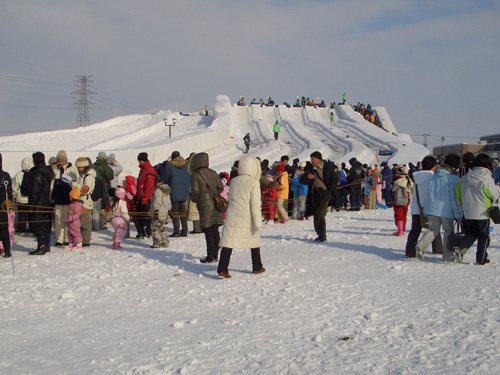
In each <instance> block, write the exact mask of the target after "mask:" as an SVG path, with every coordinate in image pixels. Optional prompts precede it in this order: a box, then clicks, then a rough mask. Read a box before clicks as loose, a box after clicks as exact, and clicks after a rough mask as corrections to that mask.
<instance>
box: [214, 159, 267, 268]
mask: <svg viewBox="0 0 500 375" xmlns="http://www.w3.org/2000/svg"><path fill="white" fill-rule="evenodd" d="M238 169H239V174H238V177H235V178H234V180H231V188H230V189H229V194H228V202H229V204H228V207H227V212H226V220H225V222H224V226H223V228H222V236H221V241H220V245H221V246H222V249H221V256H220V261H219V265H218V267H217V272H218V275H219V276H220V277H223V278H230V277H231V276H230V275H229V273H228V267H229V262H230V260H231V254H232V251H233V248H240V249H241V248H250V250H251V255H252V271H253V273H254V274H259V273H262V272H264V271H265V269H264V268H263V267H262V261H261V257H260V230H261V228H262V215H261V195H260V183H259V179H260V175H261V166H260V162H259V160H258V159H257V158H254V157H250V156H244V157H242V158H241V159H240V163H239V168H238Z"/></svg>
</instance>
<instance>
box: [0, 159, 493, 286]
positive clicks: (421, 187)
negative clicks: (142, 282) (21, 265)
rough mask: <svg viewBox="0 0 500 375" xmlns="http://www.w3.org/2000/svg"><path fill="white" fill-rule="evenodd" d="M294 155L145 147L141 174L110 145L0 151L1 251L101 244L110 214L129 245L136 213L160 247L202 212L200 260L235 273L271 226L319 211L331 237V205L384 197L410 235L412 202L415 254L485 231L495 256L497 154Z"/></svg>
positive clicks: (357, 204) (453, 252)
mask: <svg viewBox="0 0 500 375" xmlns="http://www.w3.org/2000/svg"><path fill="white" fill-rule="evenodd" d="M289 160H290V159H289V157H288V156H287V155H283V156H282V157H281V158H280V160H279V161H275V162H273V163H272V164H271V163H270V162H269V160H266V159H264V160H260V159H258V158H255V157H250V156H243V157H242V158H241V159H239V160H238V161H236V162H235V163H234V165H233V167H232V168H231V171H230V173H227V172H221V173H217V172H216V171H214V170H213V169H211V168H210V163H209V155H208V154H207V153H204V152H201V153H192V154H191V155H189V156H188V157H186V158H184V157H183V156H181V155H180V153H179V152H177V151H174V152H172V154H171V156H170V158H169V159H168V160H166V161H164V162H162V163H159V164H156V165H153V164H152V163H151V162H150V161H149V158H148V154H147V153H146V152H141V153H139V154H138V156H137V161H138V165H139V169H140V171H139V174H138V176H137V178H135V177H134V176H121V173H122V171H123V167H122V166H121V164H120V163H119V162H118V160H117V159H116V157H115V155H114V154H110V155H106V153H104V152H100V153H98V155H97V158H96V160H95V161H94V162H92V160H90V158H87V157H79V158H77V159H76V161H75V163H74V166H73V165H72V164H71V163H70V162H69V161H68V157H67V154H66V152H65V151H64V150H61V151H59V152H58V153H57V155H56V156H55V157H54V158H51V159H49V163H48V165H47V164H46V163H45V155H44V154H43V153H41V152H35V153H34V154H33V155H32V157H26V158H25V159H23V160H22V163H21V170H20V171H19V172H18V173H17V174H16V175H15V177H14V178H13V179H12V180H11V177H10V175H9V174H8V173H7V172H5V171H3V170H2V168H1V166H2V165H1V161H2V159H1V155H0V178H1V183H2V191H1V194H0V202H2V210H1V211H0V239H1V244H2V248H3V253H4V256H5V257H10V256H11V254H12V253H11V244H12V242H13V238H14V232H16V233H17V234H18V235H19V236H34V237H36V240H37V247H36V249H34V250H33V251H30V252H29V254H30V255H45V254H47V253H49V252H50V249H51V243H52V231H54V236H55V243H54V246H61V247H63V248H64V249H65V250H80V249H82V248H84V247H88V246H91V242H92V230H93V229H94V230H104V229H106V228H107V225H108V224H110V225H111V227H112V228H113V230H114V236H113V243H112V245H111V247H112V249H114V250H119V249H121V244H122V243H123V241H125V240H126V239H127V238H129V237H130V224H131V223H133V224H134V225H135V228H136V231H137V235H136V238H137V239H138V240H143V239H147V238H151V239H152V241H153V244H152V245H151V247H153V248H164V247H168V246H169V244H170V243H169V237H186V236H187V235H188V232H189V229H188V221H192V223H193V230H192V231H191V232H189V233H190V234H198V233H204V235H205V242H206V256H205V257H203V258H202V259H200V261H201V262H202V263H213V262H217V261H219V265H218V270H217V272H218V275H219V276H220V277H223V278H229V277H231V276H230V275H229V271H228V267H229V262H230V257H231V254H232V249H233V248H250V249H251V257H252V270H253V273H255V274H259V273H262V272H264V271H265V269H264V267H263V265H262V261H261V257H260V230H261V228H262V226H263V225H268V224H279V225H284V224H286V223H287V222H288V221H289V220H307V219H309V218H310V217H312V225H313V226H314V230H315V232H316V234H317V237H316V238H315V239H314V241H315V242H318V243H322V242H325V241H327V232H328V230H327V227H326V214H327V212H328V211H329V210H330V211H340V210H348V211H360V210H361V209H362V208H363V207H364V209H375V208H377V207H381V208H392V209H393V210H394V222H395V226H396V232H394V233H393V235H395V236H404V235H405V232H406V222H407V216H408V215H407V214H408V209H410V213H411V218H412V224H411V230H410V232H409V235H408V239H407V243H406V251H405V255H406V257H408V258H414V257H418V258H419V259H423V258H424V253H425V251H426V249H427V248H428V247H430V246H431V244H432V250H433V253H436V254H442V257H443V260H444V261H461V259H462V257H463V255H464V254H466V252H467V250H468V249H469V248H470V247H471V246H472V245H473V243H474V242H475V241H476V240H477V253H476V263H477V264H486V263H488V262H489V259H488V253H487V248H488V245H489V226H490V220H489V219H490V217H489V209H490V208H491V207H492V205H493V204H494V202H495V201H496V200H497V199H498V198H499V197H500V187H499V186H498V181H496V180H495V178H497V176H498V173H499V172H498V170H499V168H498V160H495V161H494V160H492V159H490V158H489V156H488V155H486V154H479V155H477V156H474V155H472V156H471V155H470V154H465V155H464V157H463V164H462V160H461V159H460V158H459V157H458V156H456V155H453V154H450V155H447V156H446V157H445V158H444V160H443V161H442V162H441V163H438V161H437V160H436V159H435V158H434V157H432V156H427V157H425V158H424V159H423V160H422V161H421V162H418V163H417V165H416V166H415V165H413V164H412V163H409V164H408V165H397V164H394V165H392V167H391V166H389V164H388V163H387V162H382V163H381V164H380V167H379V166H378V165H376V164H373V165H367V164H362V163H361V162H360V161H358V160H357V159H356V158H351V159H350V160H349V167H347V165H346V164H345V163H341V165H340V166H339V165H337V164H335V163H334V162H333V161H330V160H325V159H323V156H322V155H321V153H320V152H319V151H315V152H313V153H312V154H311V155H310V160H307V161H306V160H302V161H300V160H299V159H298V158H295V159H293V161H292V163H291V164H290V163H289ZM11 202H12V203H13V204H14V206H13V205H11ZM224 202H227V205H226V204H225V203H224ZM169 218H170V219H171V221H172V226H173V232H172V234H171V235H170V236H168V235H167V227H166V226H167V222H168V219H169ZM93 224H94V225H93ZM220 226H222V227H223V228H222V232H221V234H219V227H220ZM441 227H442V229H443V231H444V234H443V237H441V234H440V233H441ZM456 228H457V229H458V230H456ZM423 229H426V230H425V232H424V234H423V235H422V236H421V232H422V230H423ZM459 232H460V233H462V232H463V234H461V235H458V234H457V233H459ZM219 253H220V257H219Z"/></svg>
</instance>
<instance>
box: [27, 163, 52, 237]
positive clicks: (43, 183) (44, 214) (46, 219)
mask: <svg viewBox="0 0 500 375" xmlns="http://www.w3.org/2000/svg"><path fill="white" fill-rule="evenodd" d="M54 177H55V174H54V171H53V170H52V168H51V167H49V166H47V165H45V163H43V164H37V165H35V166H34V167H33V168H31V169H30V171H29V172H28V173H27V174H25V176H24V178H23V183H22V185H21V192H22V194H23V195H28V210H29V211H30V212H29V221H30V225H31V229H32V230H33V234H34V235H35V236H37V237H38V236H44V235H48V234H50V226H51V223H50V221H51V219H52V211H51V202H50V184H51V181H52V180H53V179H54ZM25 192H29V194H24V193H25Z"/></svg>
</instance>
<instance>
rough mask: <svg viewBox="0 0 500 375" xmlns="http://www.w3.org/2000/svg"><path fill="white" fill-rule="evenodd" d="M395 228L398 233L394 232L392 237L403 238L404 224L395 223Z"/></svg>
mask: <svg viewBox="0 0 500 375" xmlns="http://www.w3.org/2000/svg"><path fill="white" fill-rule="evenodd" d="M396 227H397V228H398V231H397V232H394V233H393V234H392V235H393V236H404V235H405V229H404V223H403V222H402V221H396Z"/></svg>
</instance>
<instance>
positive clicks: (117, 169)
mask: <svg viewBox="0 0 500 375" xmlns="http://www.w3.org/2000/svg"><path fill="white" fill-rule="evenodd" d="M107 163H108V165H109V167H110V168H111V169H112V170H113V175H114V177H113V179H112V180H111V182H110V186H111V187H112V188H116V187H117V186H118V176H119V175H120V173H122V172H123V166H122V165H121V164H120V163H119V162H118V160H116V156H115V154H109V155H108V158H107Z"/></svg>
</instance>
